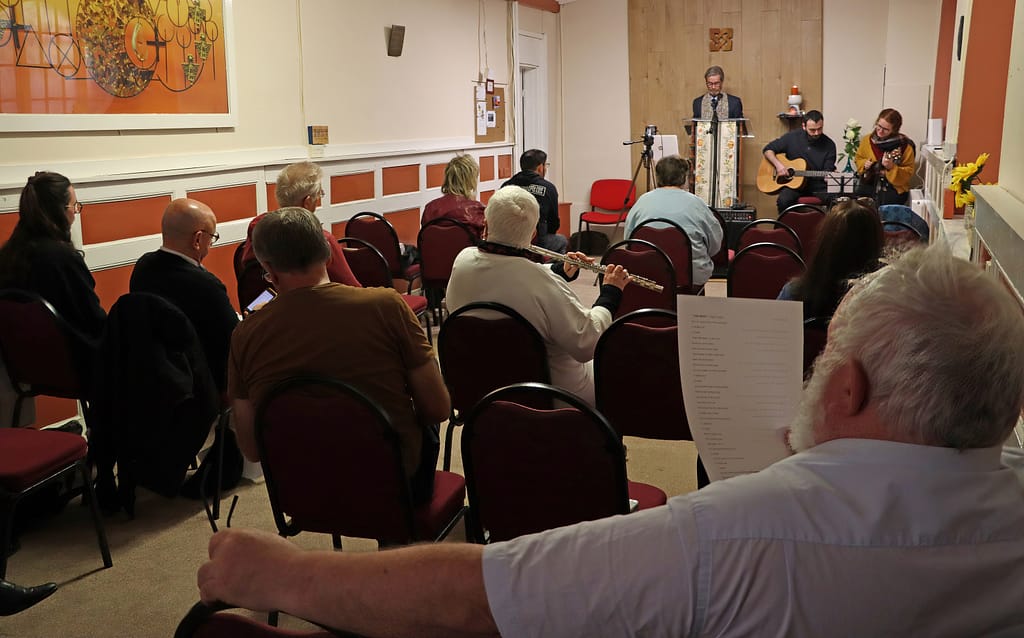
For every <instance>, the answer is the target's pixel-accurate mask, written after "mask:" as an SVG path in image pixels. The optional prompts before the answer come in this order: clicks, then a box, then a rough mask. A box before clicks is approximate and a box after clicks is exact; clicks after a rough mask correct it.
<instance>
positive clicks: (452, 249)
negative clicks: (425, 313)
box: [416, 217, 477, 288]
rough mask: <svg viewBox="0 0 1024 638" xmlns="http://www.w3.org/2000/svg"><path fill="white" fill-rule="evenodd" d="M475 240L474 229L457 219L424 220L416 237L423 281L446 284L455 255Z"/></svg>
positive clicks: (424, 282)
mask: <svg viewBox="0 0 1024 638" xmlns="http://www.w3.org/2000/svg"><path fill="white" fill-rule="evenodd" d="M476 244H477V239H476V235H475V234H474V233H473V229H472V228H470V227H469V226H468V225H466V224H464V223H462V222H460V221H458V220H455V219H449V218H447V217H441V218H439V219H434V220H431V221H429V222H427V223H426V224H424V226H423V228H421V229H420V232H419V235H418V237H417V240H416V247H417V248H419V251H420V277H421V281H422V282H423V285H424V286H430V287H434V288H444V287H445V286H447V285H448V280H449V279H451V276H452V264H453V263H455V258H456V257H457V256H458V254H459V253H460V252H462V249H464V248H469V247H470V246H476Z"/></svg>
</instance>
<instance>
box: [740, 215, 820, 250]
mask: <svg viewBox="0 0 1024 638" xmlns="http://www.w3.org/2000/svg"><path fill="white" fill-rule="evenodd" d="M763 243H770V244H779V245H780V246H786V247H787V248H791V249H792V250H793V252H795V253H796V254H798V255H803V254H804V252H803V249H802V247H801V244H800V238H799V237H797V235H796V232H794V231H793V229H792V228H790V227H789V226H787V225H785V224H783V223H782V222H780V221H776V220H774V219H756V220H754V221H752V222H750V223H749V224H747V225H746V226H744V227H743V229H742V230H740V236H739V239H737V240H736V250H743V249H744V248H746V247H747V246H751V245H753V244H763Z"/></svg>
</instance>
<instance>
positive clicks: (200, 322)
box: [130, 250, 238, 392]
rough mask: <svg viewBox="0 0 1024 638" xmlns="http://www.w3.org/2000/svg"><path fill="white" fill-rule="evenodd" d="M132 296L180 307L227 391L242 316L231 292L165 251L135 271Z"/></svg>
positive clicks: (143, 259)
mask: <svg viewBox="0 0 1024 638" xmlns="http://www.w3.org/2000/svg"><path fill="white" fill-rule="evenodd" d="M130 286H131V288H130V290H131V292H148V293H151V294H154V295H159V296H161V297H163V298H164V299H166V300H168V301H170V302H171V303H172V304H174V305H175V306H177V307H178V309H179V310H181V311H182V312H183V313H185V316H186V317H188V319H189V321H191V322H192V327H193V328H194V329H195V331H196V335H197V336H198V337H199V343H200V345H201V346H202V348H203V354H204V355H206V363H207V365H208V366H209V368H210V374H212V375H213V381H214V383H216V384H217V389H218V390H220V391H221V392H223V391H224V390H225V389H226V388H227V367H228V350H229V349H230V347H231V332H232V331H233V330H234V329H235V326H237V325H238V315H237V314H235V309H234V308H233V307H232V306H231V300H230V299H228V291H227V288H225V287H224V284H223V283H221V280H220V279H217V277H216V275H214V274H213V273H211V272H210V271H208V270H205V269H203V268H200V267H198V266H195V265H193V264H191V263H189V262H187V261H185V260H184V259H182V258H181V257H179V256H178V255H174V254H171V253H169V252H166V251H163V250H155V251H153V252H151V253H146V254H145V255H143V256H142V257H140V258H139V261H138V262H136V264H135V269H134V270H133V271H132V279H131V284H130Z"/></svg>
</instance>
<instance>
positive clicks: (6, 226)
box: [0, 211, 18, 246]
mask: <svg viewBox="0 0 1024 638" xmlns="http://www.w3.org/2000/svg"><path fill="white" fill-rule="evenodd" d="M17 225H18V212H17V211H14V212H11V213H2V214H0V246H2V245H3V244H4V242H6V241H7V240H8V239H10V238H11V233H13V232H14V227H15V226H17Z"/></svg>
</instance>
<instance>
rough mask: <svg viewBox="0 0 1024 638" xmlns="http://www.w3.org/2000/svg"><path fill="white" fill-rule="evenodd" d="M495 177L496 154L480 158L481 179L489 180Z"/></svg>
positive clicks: (482, 180)
mask: <svg viewBox="0 0 1024 638" xmlns="http://www.w3.org/2000/svg"><path fill="white" fill-rule="evenodd" d="M492 179H494V156H493V155H484V156H483V157H481V158H480V181H481V182H489V181H491V180H492Z"/></svg>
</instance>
